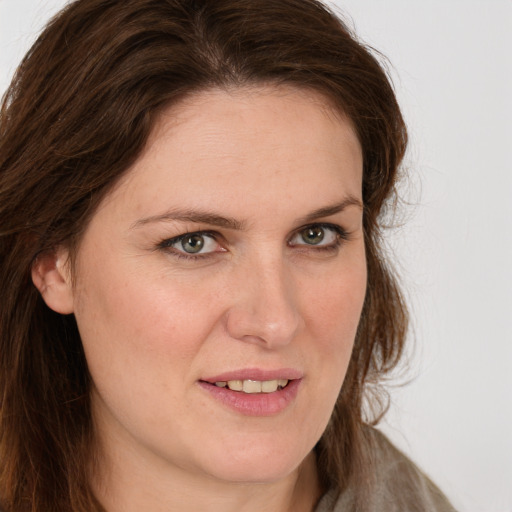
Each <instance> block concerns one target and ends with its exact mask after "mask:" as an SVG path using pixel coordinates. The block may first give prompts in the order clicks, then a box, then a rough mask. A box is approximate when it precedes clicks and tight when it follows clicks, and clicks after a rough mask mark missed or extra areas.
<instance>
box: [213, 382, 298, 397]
mask: <svg viewBox="0 0 512 512" xmlns="http://www.w3.org/2000/svg"><path fill="white" fill-rule="evenodd" d="M289 382H290V381H289V380H288V379H274V380H251V379H246V380H228V381H225V380H221V381H216V382H214V383H213V385H214V386H217V387H218V388H227V389H230V390H231V391H237V392H240V393H247V394H249V395H254V394H259V393H275V392H276V391H280V390H282V389H284V388H286V386H288V384H289Z"/></svg>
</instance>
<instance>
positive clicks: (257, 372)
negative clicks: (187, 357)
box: [199, 368, 303, 416]
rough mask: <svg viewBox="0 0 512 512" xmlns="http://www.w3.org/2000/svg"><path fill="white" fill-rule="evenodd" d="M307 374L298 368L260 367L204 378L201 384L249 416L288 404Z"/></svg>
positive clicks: (275, 409)
mask: <svg viewBox="0 0 512 512" xmlns="http://www.w3.org/2000/svg"><path fill="white" fill-rule="evenodd" d="M302 378H303V373H302V372H301V371H299V370H296V369H291V368H281V369H278V370H261V369H257V368H251V369H244V370H238V371H233V372H226V373H222V374H220V375H214V376H211V377H207V378H204V379H201V380H200V381H199V384H200V386H201V387H202V388H203V389H204V390H206V391H207V392H208V393H209V394H210V396H211V397H213V398H214V399H216V400H217V401H219V402H221V403H223V404H224V405H227V406H228V407H229V408H230V409H234V410H236V411H237V412H239V413H241V414H244V415H249V416H269V415H273V414H277V413H279V412H281V411H283V410H284V409H286V408H287V407H288V405H289V404H290V403H291V402H292V401H293V400H294V399H295V397H296V396H297V393H298V390H299V386H300V383H301V382H302Z"/></svg>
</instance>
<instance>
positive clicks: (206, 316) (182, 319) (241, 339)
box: [33, 87, 366, 512]
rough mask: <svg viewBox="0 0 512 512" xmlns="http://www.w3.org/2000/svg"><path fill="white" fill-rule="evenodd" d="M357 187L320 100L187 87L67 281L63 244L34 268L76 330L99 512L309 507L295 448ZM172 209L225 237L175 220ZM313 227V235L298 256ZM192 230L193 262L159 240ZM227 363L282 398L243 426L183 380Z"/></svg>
mask: <svg viewBox="0 0 512 512" xmlns="http://www.w3.org/2000/svg"><path fill="white" fill-rule="evenodd" d="M361 182H362V154H361V148H360V145H359V143H358V140H357V137H356V135H355V134H354V131H353V129H352V126H351V124H350V122H349V121H348V120H347V119H345V118H344V117H343V116H341V115H340V114H337V113H335V112H334V110H333V109H332V108H331V107H329V105H328V103H327V102H326V101H325V100H324V99H323V98H322V97H321V96H319V95H317V94H315V93H312V92H308V91H300V90H297V89H293V88H289V87H279V88H276V87H260V88H244V89H237V90H231V91H225V90H223V91H221V90H210V91H204V92H201V93H197V94H195V95H194V96H192V97H191V98H189V99H187V100H186V101H185V102H183V103H182V104H181V105H179V106H177V107H176V106H175V107H173V108H172V109H171V110H168V111H166V112H164V113H163V114H162V116H161V117H160V118H159V120H158V122H157V124H156V126H155V127H154V130H153V133H152V135H151V137H150V140H149V142H148V144H147V147H146V149H145V151H144V152H143V154H142V155H141V156H140V158H139V159H138V160H137V162H136V163H135V164H134V165H133V166H132V168H131V169H129V170H128V171H127V173H126V174H125V176H124V177H123V179H122V180H121V181H120V182H119V183H118V184H117V186H116V187H115V189H114V190H113V191H112V192H111V193H110V194H109V195H108V197H107V198H106V199H105V200H104V201H103V202H102V204H101V205H100V207H99V209H98V211H97V212H96V213H95V215H94V216H93V218H92V220H91V222H90V224H89V225H88V227H87V229H86V231H85V234H84V236H83V239H82V240H81V243H80V246H79V250H78V254H77V258H76V261H75V265H74V268H73V269H72V270H70V268H69V264H68V263H67V261H68V260H67V257H68V254H67V252H66V249H65V248H60V249H59V250H58V251H57V252H56V253H55V254H54V255H53V259H52V258H50V257H47V258H46V259H45V260H44V259H43V260H41V261H39V262H38V265H36V267H35V269H34V272H33V278H34V282H35V284H36V286H38V288H39V289H40V290H41V292H42V294H43V297H44V298H45V300H46V302H47V303H48V305H49V306H50V307H52V308H53V309H55V310H56V311H59V312H61V313H74V314H75V316H76V319H77V323H78V326H79V330H80V334H81V337H82V341H83V345H84V349H85V353H86V358H87V362H88V365H89V369H90V373H91V376H92V380H93V384H94V385H93V393H92V404H93V414H94V420H95V425H96V432H97V452H98V455H97V458H98V461H99V462H98V463H97V464H96V467H95V469H94V476H93V483H94V486H95V490H96V493H97V495H98V497H99V498H100V500H101V501H102V502H103V504H104V505H105V507H106V508H107V510H108V511H109V512H116V511H123V512H131V511H139V510H152V511H169V510H172V511H174V510H179V511H188V510H190V511H192V510H194V511H197V510H201V511H206V512H208V511H220V510H222V511H227V512H229V511H235V510H236V511H237V512H240V511H243V512H250V511H259V512H261V511H263V510H269V511H275V512H281V511H282V512H284V511H289V510H290V511H291V510H293V511H296V512H297V511H299V512H300V511H311V510H313V508H314V505H315V503H316V501H317V500H318V498H319V496H320V494H321V491H322V490H321V489H320V487H319V485H318V480H317V477H316V467H315V458H314V453H313V452H312V449H313V447H314V445H315V443H316V442H317V441H318V439H319V438H320V436H321V435H322V432H323V431H324V429H325V427H326V425H327V422H328V420H329V417H330V415H331V413H332V409H333V406H334V403H335V401H336V398H337V396H338V393H339V390H340V388H341V385H342V383H343V379H344V377H345V373H346V369H347V365H348V362H349V359H350V355H351V351H352V347H353V342H354V337H355V333H356V328H357V324H358V321H359V317H360V313H361V309H362V305H363V300H364V294H365V289H366V260H365V251H364V240H363V232H362V206H361V204H362V195H361V194H362V193H361ZM341 203H344V208H343V209H341V210H340V211H337V212H332V211H331V212H325V211H324V212H319V210H320V209H325V208H327V207H330V206H332V205H338V206H339V205H340V204H341ZM176 210H180V211H183V210H187V211H191V210H192V211H198V210H201V211H208V212H210V213H212V212H213V213H214V214H216V215H219V216H222V217H227V218H230V219H232V220H234V221H236V224H237V225H230V226H219V225H217V222H216V221H215V222H213V220H212V221H211V222H210V221H208V219H206V220H204V219H203V221H201V222H199V221H197V219H195V220H194V219H189V220H183V219H181V220H176V219H173V216H175V212H176ZM314 212H317V213H316V214H315V213H314ZM191 216H192V217H193V215H191ZM307 216H313V218H312V219H309V220H307V221H306V220H305V218H306V217H307ZM232 224H233V222H232ZM318 224H322V225H323V226H324V227H323V228H321V229H322V230H323V235H324V239H323V240H322V241H321V242H319V243H315V244H308V243H306V242H305V241H304V239H303V237H302V234H303V233H304V229H305V228H306V227H308V226H311V225H315V226H316V227H318ZM325 224H329V225H334V226H339V227H340V229H343V230H344V231H345V232H346V237H345V238H346V240H344V239H341V237H340V236H339V235H338V234H337V233H336V231H335V230H334V228H331V227H326V226H325ZM315 226H313V227H315ZM200 231H207V232H208V233H213V234H212V236H211V237H210V236H207V237H204V238H203V239H202V241H203V242H204V243H205V245H204V249H203V250H204V251H205V253H206V256H201V257H199V259H187V258H186V257H183V255H184V249H183V247H182V246H181V244H180V243H177V242H176V243H169V242H167V243H166V244H165V243H164V244H163V243H162V242H164V241H165V240H169V239H171V240H172V239H173V238H175V237H178V236H179V235H182V234H184V233H194V232H200ZM72 274H73V279H71V275H72ZM244 368H261V369H278V368H294V369H296V370H299V371H300V372H301V374H302V375H303V378H302V381H301V383H300V387H299V390H298V393H297V396H296V397H295V399H294V400H293V401H292V403H291V404H289V406H288V407H286V408H285V409H284V410H283V411H281V412H279V413H277V414H271V415H268V416H248V415H245V414H241V413H239V412H237V411H235V410H233V409H231V408H229V407H227V406H226V405H225V404H223V403H220V402H219V401H218V400H216V399H214V398H213V397H212V396H211V395H210V394H209V393H208V392H206V391H205V390H204V389H203V388H202V387H201V386H200V385H199V381H200V380H201V379H202V378H205V377H206V376H211V375H218V374H220V373H223V372H226V371H232V370H239V369H244Z"/></svg>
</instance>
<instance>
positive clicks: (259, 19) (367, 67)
mask: <svg viewBox="0 0 512 512" xmlns="http://www.w3.org/2000/svg"><path fill="white" fill-rule="evenodd" d="M252 84H263V85H273V84H275V85H281V84H289V85H293V86H296V87H299V88H307V89H309V90H315V91H317V92H319V93H321V94H323V95H324V96H325V97H326V98H328V99H329V100H330V101H331V103H332V104H334V105H335V107H336V108H337V109H339V111H341V112H343V113H344V114H345V115H346V116H348V118H350V120H351V122H352V124H353V126H354V128H355V131H356V133H357V136H358V138H359V141H360V144H361V147H362V152H363V164H364V168H363V201H364V234H365V244H366V254H367V266H368V287H367V292H366V298H365V303H364V307H363V312H362V316H361V320H360V324H359V328H358V332H357V336H356V341H355V346H354V351H353V354H352V359H351V362H350V365H349V369H348V373H347V376H346V379H345V382H344V384H343V388H342V390H341V393H340V395H339V398H338V401H337V404H336V406H335V410H334V412H333V415H332V418H331V421H330V423H329V426H328V428H327V430H326V432H325V433H324V435H323V436H322V438H321V440H320V441H319V443H318V445H317V447H316V450H317V454H318V466H319V471H320V476H321V479H322V482H323V484H324V485H325V486H326V487H330V488H332V487H334V488H336V489H338V490H339V491H340V492H341V491H342V490H343V489H344V488H346V486H347V485H348V483H349V482H350V480H351V479H357V480H358V482H360V483H361V485H363V484H364V482H368V481H369V478H370V471H369V467H370V465H369V464H370V461H369V457H368V454H367V450H366V448H365V447H366V445H367V442H366V438H367V435H366V432H367V429H366V427H365V425H366V423H365V422H366V421H368V420H367V418H365V415H364V404H365V397H366V396H368V389H369V388H373V387H374V386H375V385H377V384H378V383H379V382H381V381H382V379H383V377H384V376H385V375H386V374H387V373H388V372H389V371H390V370H391V369H392V368H393V367H394V366H395V365H396V364H397V362H398V360H399V359H400V356H401V354H402V352H403V345H404V340H405V333H406V327H407V313H406V308H405V306H404V302H403V300H402V298H401V294H400V290H399V288H398V286H397V283H396V279H395V278H394V276H393V274H392V272H391V271H390V269H389V267H388V265H387V264H386V259H385V256H384V254H383V252H382V249H381V245H380V241H381V235H382V229H383V228H382V226H381V224H382V222H381V219H382V214H383V212H384V210H385V209H386V207H387V205H389V204H390V200H391V199H392V197H393V195H394V188H395V183H396V180H397V172H398V169H399V165H400V163H401V160H402V158H403V156H404V152H405V148H406V143H407V134H406V128H405V125H404V121H403V119H402V115H401V112H400V109H399V107H398V104H397V101H396V98H395V95H394V92H393V88H392V85H391V83H390V80H389V78H388V76H387V74H386V72H385V70H384V69H383V67H382V65H381V64H379V60H378V59H377V58H376V57H375V55H374V52H373V51H371V50H370V49H368V48H367V47H365V46H364V45H363V44H361V43H360V42H359V41H358V40H357V38H356V37H355V35H354V34H353V33H352V32H351V30H350V29H349V28H347V26H346V25H345V24H344V23H343V22H342V21H341V20H340V19H339V18H337V17H336V16H335V15H334V14H333V13H332V12H331V11H330V10H329V9H328V8H327V7H326V6H325V5H323V4H322V3H320V2H319V1H316V0H279V1H276V0H77V1H74V2H72V3H70V4H69V5H68V6H67V7H65V8H64V9H63V10H62V11H61V12H60V13H59V14H58V15H57V16H56V17H55V18H54V19H53V20H51V22H50V23H49V24H48V25H47V27H46V29H45V30H44V31H43V33H42V34H41V35H40V37H39V38H38V39H37V41H36V42H35V44H34V45H33V47H32V48H31V49H30V51H29V52H28V54H27V55H26V57H25V58H24V60H23V61H22V63H21V65H20V66H19V68H18V70H17V73H16V74H15V76H14V79H13V81H12V83H11V85H10V88H9V89H8V91H7V93H6V94H5V96H4V98H3V102H2V107H1V111H0V290H1V292H0V293H1V300H0V503H1V506H2V507H3V508H4V510H5V511H6V512H11V511H16V512H20V511H33V512H35V511H37V512H48V511H57V510H58V511H59V512H71V511H73V512H91V511H101V510H103V509H102V507H101V505H100V504H99V502H98V501H97V499H96V498H95V496H94V495H93V493H92V490H91V488H90V485H89V482H88V474H87V467H88V464H89V463H90V460H89V458H88V457H89V451H90V450H89V449H90V446H91V443H92V441H93V437H94V432H93V426H92V418H91V408H90V396H89V391H90V386H91V382H90V377H89V375H88V371H87V363H86V360H85V357H84V353H83V349H82V345H81V341H80V336H79V333H78V330H77V326H76V323H75V320H74V317H73V316H72V315H70V316H62V315H58V314H56V313H55V312H53V311H51V310H50V309H49V308H48V307H46V305H45V304H44V302H43V301H42V299H41V297H40V295H39V293H38V291H37V290H36V288H35V287H34V285H33V284H32V282H31V267H32V265H33V263H34V261H35V260H36V259H37V257H38V255H41V254H44V253H45V252H47V251H51V250H52V249H54V248H56V247H58V246H59V245H62V244H66V245H67V246H68V247H70V248H73V247H77V244H78V243H79V241H80V238H81V234H82V233H83V230H84V228H85V227H86V226H87V223H88V221H89V219H90V218H91V216H92V215H94V212H95V209H96V207H97V206H98V204H99V203H100V201H101V200H102V198H104V197H105V194H107V193H108V192H109V190H111V189H112V187H113V186H114V184H115V183H116V181H117V180H119V178H120V177H121V176H122V175H123V173H124V172H125V171H126V170H127V169H128V168H129V167H130V165H131V164H132V163H133V162H134V161H135V159H136V158H137V156H138V155H139V154H140V153H141V151H142V150H143V148H144V146H145V143H146V140H147V138H148V135H149V133H150V131H151V129H152V127H153V125H154V122H155V119H156V117H157V116H158V114H159V112H161V110H162V109H164V108H167V107H168V106H169V105H172V104H175V103H177V102H179V101H180V100H182V99H183V98H184V97H186V96H188V95H191V94H193V93H194V92H197V91H200V90H205V89H209V88H224V87H237V86H245V85H252ZM370 400H374V399H372V398H370Z"/></svg>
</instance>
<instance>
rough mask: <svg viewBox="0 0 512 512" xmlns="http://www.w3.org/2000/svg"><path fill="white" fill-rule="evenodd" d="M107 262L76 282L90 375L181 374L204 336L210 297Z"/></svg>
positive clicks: (153, 274) (166, 279) (167, 278)
mask: <svg viewBox="0 0 512 512" xmlns="http://www.w3.org/2000/svg"><path fill="white" fill-rule="evenodd" d="M112 263H113V264H109V261H108V260H104V261H103V264H102V266H101V267H99V266H96V268H93V269H91V267H89V269H90V271H89V272H88V273H87V274H85V273H84V274H83V275H82V276H81V279H80V281H79V290H78V294H77V295H78V300H77V307H76V312H75V315H76V318H77V323H78V326H79V329H80V333H81V337H82V342H83V345H84V350H85V352H86V356H87V361H88V364H89V367H90V370H91V373H92V374H93V377H94V376H95V375H96V376H97V378H98V379H100V378H101V376H102V375H103V374H105V373H108V374H109V375H115V374H117V377H118V378H120V379H122V378H124V375H126V374H127V373H129V374H130V375H131V376H132V377H133V378H135V376H137V378H140V379H142V382H143V381H144V379H147V375H148V374H151V375H152V376H153V377H154V378H159V376H162V382H167V381H168V380H169V378H168V377H169V369H171V370H172V373H173V374H174V373H178V372H180V371H181V372H182V373H183V371H184V369H186V368H188V367H189V365H188V364H184V363H189V362H190V360H191V359H192V358H193V357H194V355H195V354H196V352H197V351H198V350H199V348H200V346H201V344H202V342H203V341H204V340H205V339H206V337H207V336H208V333H209V331H210V330H211V328H212V324H213V323H214V321H215V319H214V315H215V311H214V308H212V307H211V305H212V304H214V303H215V302H214V298H213V297H212V296H211V294H210V293H208V290H205V289H200V290H198V289H197V286H195V287H191V286H188V285H187V284H186V283H180V282H176V280H175V279H173V278H172V276H165V275H162V273H161V272H160V273H157V272H151V271H150V270H151V269H148V268H144V269H143V268H142V267H137V266H135V265H131V266H130V267H128V266H125V267H123V265H122V259H120V258H117V259H116V260H115V261H113V262H112ZM93 276H94V277H93ZM198 311H201V315H200V316H198V315H197V312H198ZM166 375H167V377H166V378H165V379H164V378H163V377H164V376H166Z"/></svg>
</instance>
